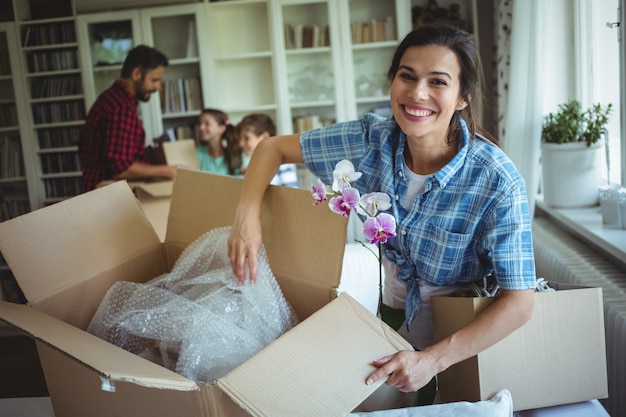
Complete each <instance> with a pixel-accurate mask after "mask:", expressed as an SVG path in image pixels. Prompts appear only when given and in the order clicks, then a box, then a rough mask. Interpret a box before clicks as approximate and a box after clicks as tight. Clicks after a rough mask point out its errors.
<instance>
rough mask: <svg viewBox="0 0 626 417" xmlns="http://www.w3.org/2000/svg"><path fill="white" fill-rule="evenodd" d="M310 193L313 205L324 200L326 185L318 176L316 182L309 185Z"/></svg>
mask: <svg viewBox="0 0 626 417" xmlns="http://www.w3.org/2000/svg"><path fill="white" fill-rule="evenodd" d="M311 195H312V196H313V205H314V206H317V205H318V204H320V203H322V202H324V201H326V187H325V186H324V183H323V182H322V181H321V180H320V179H319V178H318V180H317V183H315V184H314V185H313V186H312V187H311Z"/></svg>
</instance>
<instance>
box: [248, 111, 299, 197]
mask: <svg viewBox="0 0 626 417" xmlns="http://www.w3.org/2000/svg"><path fill="white" fill-rule="evenodd" d="M237 136H238V137H239V146H240V148H241V150H242V152H243V163H242V168H241V173H242V174H245V172H246V169H247V167H248V163H249V162H250V158H251V157H252V152H253V151H254V149H255V148H256V146H257V145H258V144H259V143H260V142H261V141H262V140H263V139H266V138H269V137H270V136H276V125H275V124H274V120H272V118H271V117H270V116H268V115H266V114H263V113H252V114H248V115H247V116H245V117H244V118H243V119H242V120H241V122H239V124H238V125H237ZM271 184H273V185H284V186H287V187H292V188H297V187H298V178H297V175H296V167H295V165H294V164H284V165H281V166H280V168H279V169H278V172H277V173H276V175H275V176H274V178H273V179H272V182H271Z"/></svg>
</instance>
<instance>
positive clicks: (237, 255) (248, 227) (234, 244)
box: [228, 208, 263, 284]
mask: <svg viewBox="0 0 626 417" xmlns="http://www.w3.org/2000/svg"><path fill="white" fill-rule="evenodd" d="M262 244H263V238H262V231H261V220H260V217H259V215H255V214H251V213H248V214H246V213H242V210H241V209H240V208H238V209H237V214H236V215H235V221H234V223H233V226H232V228H231V232H230V236H229V237H228V257H229V259H230V266H231V268H232V270H233V274H235V276H236V277H237V281H238V282H239V284H243V283H244V281H245V279H246V266H247V267H248V269H249V271H250V282H251V283H254V282H256V278H257V265H258V261H257V254H258V253H259V250H260V249H261V245H262Z"/></svg>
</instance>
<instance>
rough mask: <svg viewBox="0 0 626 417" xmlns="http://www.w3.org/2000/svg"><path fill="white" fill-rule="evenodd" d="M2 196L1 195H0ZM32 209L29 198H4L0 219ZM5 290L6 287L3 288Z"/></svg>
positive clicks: (0, 209) (19, 214) (15, 215)
mask: <svg viewBox="0 0 626 417" xmlns="http://www.w3.org/2000/svg"><path fill="white" fill-rule="evenodd" d="M0 197H1V196H0ZM29 211H30V204H29V203H28V200H23V199H20V200H11V199H4V198H3V199H2V203H0V221H5V220H9V219H12V218H14V217H17V216H21V215H22V214H25V213H28V212H29ZM3 291H4V288H3Z"/></svg>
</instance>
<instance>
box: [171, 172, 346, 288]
mask: <svg viewBox="0 0 626 417" xmlns="http://www.w3.org/2000/svg"><path fill="white" fill-rule="evenodd" d="M241 185H242V180H241V179H239V178H234V177H226V176H220V175H214V174H210V173H207V172H198V171H190V170H184V169H179V171H178V174H177V176H176V179H175V180H174V189H173V192H172V201H171V204H170V213H169V221H168V227H167V234H166V239H165V240H166V242H167V243H168V245H175V246H177V247H179V248H184V247H186V246H187V245H189V244H190V243H191V242H193V241H194V240H195V239H196V238H197V237H199V236H200V235H201V234H203V233H205V232H206V231H208V230H211V229H214V228H217V227H223V226H231V225H232V222H233V220H234V217H235V208H236V206H237V202H238V201H239V194H240V190H241ZM199 190H205V192H199ZM218 204H219V208H218V207H216V205H218ZM261 217H262V218H261V221H262V226H263V241H264V245H265V247H266V249H267V254H268V258H269V259H270V264H271V268H272V271H273V272H274V275H275V276H276V278H277V279H278V280H279V282H280V280H281V278H282V277H285V276H289V277H290V278H291V279H300V280H307V281H313V282H318V283H321V284H324V285H326V286H329V287H334V288H336V287H338V286H339V280H340V278H341V268H342V262H343V253H344V250H345V234H346V230H347V224H348V219H347V218H345V217H342V216H339V215H337V214H335V213H333V212H331V211H330V210H329V209H328V207H327V206H326V205H325V204H323V205H322V204H321V205H319V206H313V199H312V198H311V193H310V192H308V191H305V190H298V189H293V188H288V187H281V186H270V187H269V188H268V191H267V192H266V194H265V198H264V200H263V207H262V214H261ZM189 219H194V221H193V222H190V221H189ZM338 231H340V232H338ZM329 236H339V237H340V238H336V239H329V238H328V237H329Z"/></svg>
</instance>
